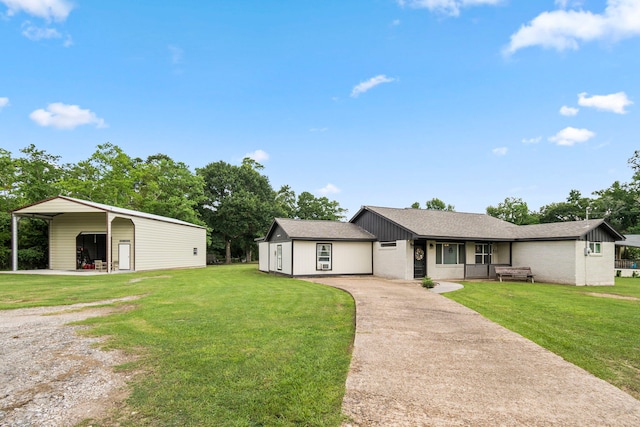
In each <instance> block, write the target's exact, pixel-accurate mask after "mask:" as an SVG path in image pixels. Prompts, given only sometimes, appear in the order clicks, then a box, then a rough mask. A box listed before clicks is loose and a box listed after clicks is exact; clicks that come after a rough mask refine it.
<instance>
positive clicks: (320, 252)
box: [316, 243, 332, 271]
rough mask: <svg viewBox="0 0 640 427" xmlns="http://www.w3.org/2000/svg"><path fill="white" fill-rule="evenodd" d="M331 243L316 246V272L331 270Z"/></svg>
mask: <svg viewBox="0 0 640 427" xmlns="http://www.w3.org/2000/svg"><path fill="white" fill-rule="evenodd" d="M331 250H332V247H331V243H317V244H316V270H323V271H327V270H331Z"/></svg>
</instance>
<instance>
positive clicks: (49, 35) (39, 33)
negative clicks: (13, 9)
mask: <svg viewBox="0 0 640 427" xmlns="http://www.w3.org/2000/svg"><path fill="white" fill-rule="evenodd" d="M22 35H23V36H25V37H26V38H28V39H29V40H42V39H59V38H61V37H62V34H60V32H59V31H58V30H56V29H55V28H41V27H37V26H35V25H33V24H32V23H31V22H29V21H25V22H24V23H23V24H22Z"/></svg>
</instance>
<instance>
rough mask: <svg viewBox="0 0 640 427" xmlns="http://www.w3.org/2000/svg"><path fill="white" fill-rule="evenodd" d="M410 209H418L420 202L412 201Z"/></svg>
mask: <svg viewBox="0 0 640 427" xmlns="http://www.w3.org/2000/svg"><path fill="white" fill-rule="evenodd" d="M411 209H420V202H413V203H412V204H411Z"/></svg>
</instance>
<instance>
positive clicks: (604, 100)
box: [578, 92, 633, 114]
mask: <svg viewBox="0 0 640 427" xmlns="http://www.w3.org/2000/svg"><path fill="white" fill-rule="evenodd" d="M631 104H633V101H631V100H629V98H627V94H626V93H624V92H618V93H612V94H610V95H594V96H591V97H588V96H587V93H586V92H582V93H579V94H578V105H581V106H583V107H592V108H595V109H598V110H602V111H611V112H612V113H616V114H626V113H627V111H626V110H625V109H624V108H625V107H627V106H629V105H631Z"/></svg>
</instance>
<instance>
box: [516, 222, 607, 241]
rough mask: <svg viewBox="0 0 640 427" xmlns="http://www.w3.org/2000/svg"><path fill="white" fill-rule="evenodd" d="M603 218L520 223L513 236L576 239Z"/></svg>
mask: <svg viewBox="0 0 640 427" xmlns="http://www.w3.org/2000/svg"><path fill="white" fill-rule="evenodd" d="M603 223H604V219H594V220H589V221H568V222H554V223H550V224H532V225H521V226H519V227H517V228H516V229H515V235H514V238H516V239H518V240H529V239H578V238H580V237H582V236H584V235H586V234H587V233H589V231H591V230H593V229H595V228H598V227H599V226H600V225H602V224H603Z"/></svg>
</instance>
